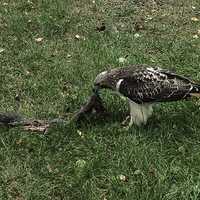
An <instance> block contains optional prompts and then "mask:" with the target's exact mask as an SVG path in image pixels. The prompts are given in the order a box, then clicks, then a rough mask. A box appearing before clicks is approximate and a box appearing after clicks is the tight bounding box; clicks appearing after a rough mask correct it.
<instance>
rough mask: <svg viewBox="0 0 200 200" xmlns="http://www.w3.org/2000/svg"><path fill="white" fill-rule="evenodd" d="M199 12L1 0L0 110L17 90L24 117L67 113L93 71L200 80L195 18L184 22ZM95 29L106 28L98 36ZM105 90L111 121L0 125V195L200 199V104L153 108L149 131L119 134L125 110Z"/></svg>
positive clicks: (185, 6)
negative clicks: (29, 127) (151, 72)
mask: <svg viewBox="0 0 200 200" xmlns="http://www.w3.org/2000/svg"><path fill="white" fill-rule="evenodd" d="M192 6H195V7H196V9H193V8H192ZM199 11H200V5H199V1H198V0H190V1H189V0H180V1H175V0H174V1H173V0H171V1H164V0H154V1H150V0H148V1H138V0H134V1H133V0H130V1H128V0H126V1H121V0H119V1H116V0H102V1H101V0H96V1H95V3H93V2H92V1H89V0H82V1H80V0H76V1H72V0H54V1H53V0H49V1H47V0H32V1H27V0H15V1H8V0H2V1H1V2H0V48H2V49H4V51H3V52H1V53H0V110H1V111H12V110H13V109H14V108H15V101H14V97H15V95H17V94H20V96H21V100H22V103H21V109H20V112H21V113H22V114H23V115H25V116H28V117H32V118H39V119H46V118H54V117H58V116H60V115H63V114H65V113H68V112H70V113H73V112H74V111H76V110H77V109H78V108H79V107H80V106H81V104H82V103H83V102H85V100H86V99H87V97H88V95H89V94H90V91H91V87H92V83H93V80H94V78H95V77H96V75H97V74H98V73H99V72H101V71H102V70H105V69H108V68H114V67H119V66H122V65H128V64H151V65H159V66H162V67H164V68H168V69H172V70H174V69H175V70H176V71H177V72H178V73H180V74H183V75H187V76H188V77H191V78H193V79H194V80H200V71H199V69H200V58H199V55H200V35H199V39H198V38H197V39H195V38H193V36H194V35H198V29H200V21H197V22H195V21H192V20H191V18H192V17H197V18H198V19H199V20H200V15H199ZM102 23H105V26H106V30H105V31H103V32H98V31H97V30H96V28H97V27H99V26H101V24H102ZM135 33H138V34H139V35H140V37H138V38H137V37H135ZM77 34H78V35H80V39H76V37H75V36H76V35H77ZM40 37H42V38H43V41H42V42H36V41H35V39H36V38H40ZM125 56H128V57H127V62H126V63H125V64H120V63H119V62H118V58H119V57H125ZM104 94H105V96H104V101H105V102H106V105H107V107H108V109H109V110H110V111H111V112H112V113H113V117H112V118H111V119H106V120H98V119H96V120H95V121H93V120H92V118H91V119H90V120H89V121H86V122H85V123H83V124H82V125H81V126H79V127H77V126H76V125H75V124H71V125H68V126H58V127H54V128H52V129H51V130H50V131H49V133H48V134H47V135H45V136H42V135H39V134H35V133H32V134H31V133H30V132H26V131H23V130H21V129H20V128H13V129H6V128H1V129H0V199H2V200H4V199H17V200H24V199H41V200H42V199H58V200H61V199H70V200H72V199H83V200H87V199H95V200H97V199H98V200H99V199H102V200H106V199H107V200H111V199H119V200H122V199H126V200H133V199H138V200H143V199H146V200H149V199H150V200H154V199H155V200H157V199H164V200H169V199H172V200H174V199H181V200H183V199H185V200H188V199H192V200H195V199H199V198H200V123H199V121H200V109H199V103H198V102H178V103H169V104H162V105H159V106H157V107H156V109H155V112H154V115H153V117H152V118H151V119H150V120H149V123H148V125H147V126H145V127H140V128H137V127H133V128H132V129H130V130H129V131H125V130H124V129H123V128H122V125H121V121H122V120H123V117H122V114H121V113H123V112H126V111H127V110H128V105H127V104H126V103H125V102H123V101H122V100H121V99H120V98H119V97H116V96H113V95H112V94H110V93H109V92H104ZM123 116H124V115H123ZM79 131H81V133H82V136H80V135H79ZM120 175H124V176H126V177H127V178H128V180H127V181H125V182H124V181H123V180H120V178H119V176H120Z"/></svg>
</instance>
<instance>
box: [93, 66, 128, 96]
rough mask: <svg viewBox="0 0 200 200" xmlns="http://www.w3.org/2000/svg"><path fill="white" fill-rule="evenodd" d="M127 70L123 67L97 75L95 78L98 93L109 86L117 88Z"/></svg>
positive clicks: (95, 87) (112, 88) (109, 87)
mask: <svg viewBox="0 0 200 200" xmlns="http://www.w3.org/2000/svg"><path fill="white" fill-rule="evenodd" d="M125 72H126V71H125V70H124V69H122V68H115V69H111V70H106V71H103V72H101V73H100V74H98V75H97V77H96V78H95V80H94V91H96V93H98V91H99V90H100V89H103V88H108V89H111V90H113V91H115V90H117V83H118V81H119V80H120V79H121V78H123V77H124V74H126V73H125Z"/></svg>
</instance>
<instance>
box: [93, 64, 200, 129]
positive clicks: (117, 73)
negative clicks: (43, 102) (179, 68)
mask: <svg viewBox="0 0 200 200" xmlns="http://www.w3.org/2000/svg"><path fill="white" fill-rule="evenodd" d="M103 88H108V89H111V90H113V91H116V92H117V93H119V94H120V95H122V96H124V97H126V98H127V99H128V101H129V104H130V117H131V119H130V123H129V127H130V126H132V125H133V124H136V125H138V126H140V125H141V124H146V122H147V119H148V118H149V117H150V116H151V115H152V112H153V105H154V104H155V103H157V102H169V101H178V100H183V99H187V98H190V97H192V96H197V97H200V84H197V83H195V82H193V81H191V80H190V79H188V78H186V77H184V76H181V75H178V74H176V73H174V72H171V71H169V70H165V69H161V68H159V67H151V66H147V65H132V66H128V67H122V68H114V69H111V70H107V71H103V72H101V73H100V74H98V75H97V77H96V79H95V81H94V90H93V91H94V92H95V94H96V95H98V94H99V90H100V89H103Z"/></svg>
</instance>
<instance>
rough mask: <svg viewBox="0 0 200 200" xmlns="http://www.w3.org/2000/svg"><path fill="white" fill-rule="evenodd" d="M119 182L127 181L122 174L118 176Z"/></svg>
mask: <svg viewBox="0 0 200 200" xmlns="http://www.w3.org/2000/svg"><path fill="white" fill-rule="evenodd" d="M119 180H120V181H123V182H127V181H128V177H127V176H125V175H123V174H120V175H119Z"/></svg>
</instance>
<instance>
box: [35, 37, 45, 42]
mask: <svg viewBox="0 0 200 200" xmlns="http://www.w3.org/2000/svg"><path fill="white" fill-rule="evenodd" d="M43 40H44V38H42V37H39V38H36V39H35V41H36V42H42V41H43Z"/></svg>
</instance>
